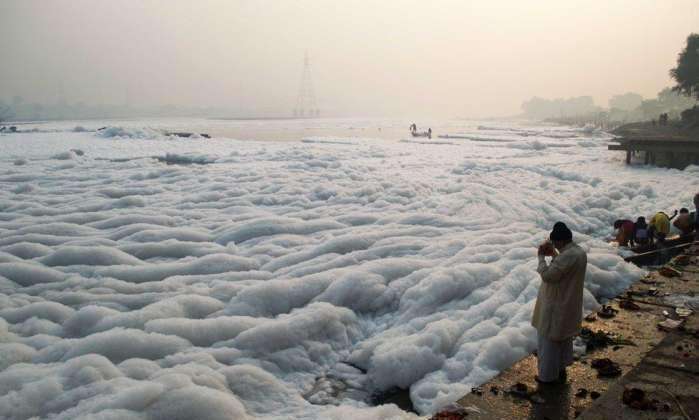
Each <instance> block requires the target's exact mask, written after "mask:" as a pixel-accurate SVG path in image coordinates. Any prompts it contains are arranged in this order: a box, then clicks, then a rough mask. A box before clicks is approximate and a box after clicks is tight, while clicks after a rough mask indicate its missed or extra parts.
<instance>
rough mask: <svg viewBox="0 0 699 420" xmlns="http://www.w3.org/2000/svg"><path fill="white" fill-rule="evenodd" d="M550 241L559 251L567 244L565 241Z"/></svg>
mask: <svg viewBox="0 0 699 420" xmlns="http://www.w3.org/2000/svg"><path fill="white" fill-rule="evenodd" d="M551 242H553V246H555V247H556V249H557V250H559V251H560V250H561V249H562V248H563V247H564V246H565V245H566V244H567V242H566V241H551Z"/></svg>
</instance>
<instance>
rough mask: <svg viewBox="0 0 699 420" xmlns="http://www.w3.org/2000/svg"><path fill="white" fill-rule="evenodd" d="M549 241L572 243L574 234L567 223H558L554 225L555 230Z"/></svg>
mask: <svg viewBox="0 0 699 420" xmlns="http://www.w3.org/2000/svg"><path fill="white" fill-rule="evenodd" d="M549 239H551V240H552V241H570V240H572V239H573V232H571V231H570V229H568V226H566V224H565V223H563V222H556V223H555V224H554V225H553V230H552V231H551V234H550V235H549Z"/></svg>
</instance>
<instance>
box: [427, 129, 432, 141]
mask: <svg viewBox="0 0 699 420" xmlns="http://www.w3.org/2000/svg"><path fill="white" fill-rule="evenodd" d="M427 138H428V139H431V138H432V129H431V128H428V129H427Z"/></svg>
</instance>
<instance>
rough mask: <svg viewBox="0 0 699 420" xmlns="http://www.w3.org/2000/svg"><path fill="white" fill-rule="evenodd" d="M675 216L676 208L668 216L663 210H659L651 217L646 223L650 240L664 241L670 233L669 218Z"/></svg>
mask: <svg viewBox="0 0 699 420" xmlns="http://www.w3.org/2000/svg"><path fill="white" fill-rule="evenodd" d="M675 216H677V210H675V213H674V214H673V215H672V217H669V216H668V215H667V214H665V212H664V211H659V212H657V213H655V214H654V215H653V217H651V219H650V222H649V223H648V225H649V226H650V229H649V231H650V238H651V242H652V241H655V240H657V241H658V242H661V243H662V242H665V238H666V237H667V235H668V234H669V233H670V220H672V219H674V218H675Z"/></svg>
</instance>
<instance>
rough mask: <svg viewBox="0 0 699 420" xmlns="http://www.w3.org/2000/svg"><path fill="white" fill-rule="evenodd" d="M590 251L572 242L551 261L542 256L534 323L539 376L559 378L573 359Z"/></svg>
mask: <svg viewBox="0 0 699 420" xmlns="http://www.w3.org/2000/svg"><path fill="white" fill-rule="evenodd" d="M586 269H587V255H586V254H585V251H583V249H582V248H580V247H579V246H578V245H576V244H575V243H573V242H571V243H569V244H567V245H566V246H564V247H563V249H561V251H560V254H558V255H557V256H555V257H553V260H552V261H551V265H548V264H546V258H545V257H544V256H543V255H540V256H539V267H538V268H537V271H538V272H539V274H540V275H541V280H542V282H541V288H540V289H539V295H538V296H537V298H536V306H535V307H534V314H533V315H532V325H533V326H534V327H535V328H536V329H537V332H538V335H539V340H538V359H539V363H538V364H539V379H541V380H542V381H546V382H549V381H555V380H556V379H558V376H559V374H560V373H561V371H562V370H564V369H565V367H566V366H568V365H570V363H572V361H573V337H574V336H575V335H577V334H578V333H579V332H580V325H581V323H582V301H583V286H584V283H585V271H586Z"/></svg>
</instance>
